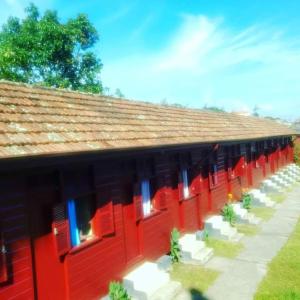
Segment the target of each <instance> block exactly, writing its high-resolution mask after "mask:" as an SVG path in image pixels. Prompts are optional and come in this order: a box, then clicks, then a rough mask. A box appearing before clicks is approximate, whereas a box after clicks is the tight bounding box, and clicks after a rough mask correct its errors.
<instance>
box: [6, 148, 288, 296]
mask: <svg viewBox="0 0 300 300" xmlns="http://www.w3.org/2000/svg"><path fill="white" fill-rule="evenodd" d="M259 145H260V144H258V148H259V147H261V146H259ZM261 145H262V143H261ZM238 148H239V147H236V152H238V151H237V150H238ZM205 149H206V150H203V148H202V149H199V150H198V149H197V148H195V149H193V150H192V151H191V153H192V155H191V157H190V153H189V150H187V149H186V150H185V151H181V150H176V151H174V152H176V153H174V152H170V153H159V154H157V157H156V156H155V157H153V155H152V154H151V155H150V154H147V156H145V157H144V155H141V158H138V160H139V161H142V162H144V163H143V164H141V165H139V168H138V170H137V168H136V166H137V165H136V161H135V159H137V158H136V157H131V158H127V160H126V159H124V160H123V159H120V158H118V159H114V160H112V161H105V162H103V161H98V162H93V161H92V162H89V163H87V162H85V163H83V164H82V165H80V164H76V163H75V164H74V165H72V169H69V168H68V167H61V166H56V167H55V168H56V169H55V170H57V169H60V168H61V172H62V174H63V175H62V176H63V179H64V180H63V181H64V182H65V185H64V186H62V188H63V193H62V194H63V195H64V196H63V199H60V198H59V192H58V187H59V184H58V180H57V176H56V175H55V172H56V171H55V172H54V171H53V170H52V171H51V170H49V172H48V171H43V172H42V173H41V170H34V172H33V171H30V172H33V173H34V174H35V175H31V174H29V173H28V174H27V173H26V172H20V173H21V174H22V175H20V176H16V175H15V174H14V175H13V176H12V178H11V179H10V180H8V181H7V180H5V177H6V175H5V176H4V177H3V178H0V179H2V180H0V193H1V197H0V208H1V210H0V214H1V219H4V224H3V226H4V237H5V239H6V241H8V242H7V245H8V247H9V251H10V252H9V254H10V256H9V257H10V258H9V260H8V267H13V268H12V269H13V270H14V272H15V273H13V274H10V273H9V272H8V278H12V277H9V276H12V275H13V279H14V280H13V281H11V282H10V283H9V284H7V285H4V286H2V285H0V299H9V298H10V297H13V296H16V299H33V298H34V287H35V289H36V292H37V297H38V299H58V300H60V299H67V300H77V299H79V300H81V299H84V300H89V299H99V298H100V296H102V295H104V294H105V293H106V292H107V288H108V285H109V282H110V281H111V280H120V279H121V278H122V276H123V275H124V274H125V273H126V272H127V271H128V270H130V269H131V268H132V267H134V266H135V265H136V264H137V263H139V262H141V261H142V260H145V259H147V260H155V259H157V258H158V257H160V256H161V255H163V254H165V253H167V252H168V251H169V248H170V245H169V241H170V232H171V230H172V228H173V227H178V228H180V229H181V230H182V231H184V232H189V231H193V232H194V231H195V230H197V229H198V228H203V220H204V219H205V218H206V217H207V216H208V215H209V214H210V213H219V212H220V210H221V209H222V208H223V206H224V204H225V203H226V202H227V198H228V191H232V192H233V194H234V197H235V198H238V197H239V196H240V195H241V188H242V187H245V186H257V185H258V184H259V183H260V181H261V180H262V178H263V177H264V176H266V175H267V174H269V173H271V172H272V171H274V170H275V168H276V167H278V166H283V165H285V164H286V163H287V162H288V160H289V159H291V158H290V157H291V153H292V148H289V147H282V149H281V156H280V157H281V158H280V157H279V154H278V153H279V149H278V147H277V150H276V151H273V153H272V151H269V152H270V154H269V155H268V158H269V159H268V160H267V161H265V159H264V155H263V153H264V152H265V150H266V149H263V151H262V149H261V148H260V150H259V151H260V153H261V155H260V157H259V162H260V164H259V165H261V167H259V168H256V167H255V160H254V159H253V158H252V157H251V154H250V147H248V150H247V151H246V158H245V162H244V156H243V155H244V153H245V151H244V150H243V151H244V152H243V154H242V155H241V154H239V155H238V153H235V154H236V156H238V157H239V159H237V160H236V161H234V163H233V168H234V173H235V174H234V176H233V177H234V178H230V176H228V172H227V171H228V170H227V166H226V164H225V162H226V156H225V155H226V153H225V152H224V149H223V148H222V146H220V147H219V148H218V150H217V156H216V161H215V162H216V165H217V177H218V184H217V185H216V186H211V187H210V182H209V160H208V156H209V154H210V153H211V151H212V149H211V148H210V147H206V148H205ZM181 152H182V153H183V154H182V155H181V156H180V155H179V154H180V153H181ZM265 154H266V153H265ZM155 155H156V154H155ZM179 157H182V159H181V160H180V159H179ZM189 157H190V158H189ZM183 164H184V165H185V166H186V167H188V168H189V178H190V192H191V197H190V198H189V199H186V200H183V199H182V192H181V193H180V192H179V189H180V181H178V170H179V169H180V167H182V165H183ZM91 165H94V168H93V172H91V168H90V166H91ZM277 165H278V166H277ZM243 166H244V168H243ZM143 168H146V170H142V169H143ZM50 169H51V168H50ZM46 173H47V174H46ZM146 175H147V176H150V177H151V178H153V180H154V181H153V182H155V184H154V185H153V186H154V189H155V191H154V192H153V204H154V208H155V210H154V213H153V214H151V215H150V216H148V217H146V218H144V217H143V214H142V203H141V197H140V190H137V189H135V190H134V183H135V182H138V181H139V180H140V179H141V176H146ZM17 177H18V178H19V179H16V178H17ZM20 178H21V179H20ZM25 179H26V180H25ZM16 180H17V182H16ZM18 180H19V181H18ZM24 182H27V183H26V184H25V183H24ZM178 183H179V184H178ZM27 184H28V186H27ZM138 189H140V187H138ZM28 190H29V192H28ZM105 190H108V191H110V196H109V201H106V200H105V201H104V200H103V201H102V200H101V201H96V210H95V215H94V217H93V222H92V223H93V224H94V225H93V226H95V225H96V224H97V222H96V221H97V220H98V221H99V222H98V225H99V226H96V227H97V228H98V230H96V229H95V231H93V232H94V233H95V235H96V237H95V238H94V239H92V240H91V241H88V242H87V243H84V244H82V245H80V246H79V247H77V248H73V249H71V250H70V251H63V252H61V255H60V257H58V256H57V253H58V252H57V250H56V248H55V247H56V246H55V236H54V234H53V231H52V227H51V225H52V221H53V220H52V219H53V218H52V209H53V207H54V205H55V204H56V203H58V202H59V201H60V200H66V199H67V197H70V196H72V197H75V198H76V197H84V196H85V195H91V194H92V195H98V193H99V197H100V198H99V199H103V195H104V192H103V191H105ZM3 191H7V193H8V195H9V197H7V195H5V193H4V192H3ZM25 195H26V197H27V196H28V195H29V198H30V200H29V203H26V201H25V199H26V197H25ZM101 197H102V198H101ZM136 197H139V198H140V199H139V203H137V201H136ZM105 198H106V197H105ZM16 199H17V200H16ZM98 202H99V203H98ZM101 203H102V204H101ZM27 205H28V207H27ZM27 208H28V209H27ZM3 209H4V210H3ZM104 215H105V216H107V218H104V217H103V216H104ZM3 216H4V218H3ZM29 219H30V225H28V224H27V223H28V220H29ZM103 219H106V221H105V220H104V221H105V222H104V221H103ZM101 220H102V221H103V222H104V223H105V226H103V224H102V227H101V226H100V223H101ZM14 226H15V227H14ZM28 226H29V227H28ZM180 226H181V227H180ZM66 227H67V226H66ZM7 228H11V230H7ZM29 228H30V230H29ZM99 228H102V232H101V230H99ZM103 228H105V230H103ZM62 248H63V247H62ZM32 250H33V253H32ZM33 259H34V264H32V260H33ZM33 272H34V274H35V278H36V279H35V281H34V279H33Z"/></svg>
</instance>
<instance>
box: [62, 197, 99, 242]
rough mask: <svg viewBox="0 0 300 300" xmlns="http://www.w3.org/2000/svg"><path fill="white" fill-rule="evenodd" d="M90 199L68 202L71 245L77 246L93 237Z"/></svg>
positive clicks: (83, 198)
mask: <svg viewBox="0 0 300 300" xmlns="http://www.w3.org/2000/svg"><path fill="white" fill-rule="evenodd" d="M91 200H92V199H91V197H82V198H78V199H75V200H74V199H70V200H68V203H67V205H68V207H67V209H68V216H69V225H70V236H71V245H72V246H78V245H80V244H81V243H83V242H85V241H87V240H90V239H92V238H93V237H94V234H93V230H92V217H93V215H92V213H93V208H92V201H91Z"/></svg>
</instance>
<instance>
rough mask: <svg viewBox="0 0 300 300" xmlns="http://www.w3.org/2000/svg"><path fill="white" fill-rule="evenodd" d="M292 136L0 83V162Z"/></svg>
mask: <svg viewBox="0 0 300 300" xmlns="http://www.w3.org/2000/svg"><path fill="white" fill-rule="evenodd" d="M291 134H294V132H293V131H292V130H291V129H289V128H288V127H286V126H284V125H282V124H279V123H276V122H273V121H270V120H265V119H261V118H255V117H244V116H238V115H235V114H230V113H215V112H207V111H202V110H192V109H181V108H176V107H166V106H160V105H156V104H150V103H145V102H138V101H130V100H125V99H124V100H123V99H119V98H113V97H107V96H101V95H92V94H84V93H78V92H73V91H67V90H59V89H49V88H42V87H35V86H30V85H25V84H17V83H12V82H7V81H0V158H8V157H17V156H26V155H45V154H60V153H70V152H80V151H92V150H109V149H115V148H133V147H148V146H149V147H150V146H159V145H173V144H185V143H199V142H217V141H219V142H220V141H230V140H249V139H255V138H263V137H274V136H284V135H291Z"/></svg>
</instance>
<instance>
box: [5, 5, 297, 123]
mask: <svg viewBox="0 0 300 300" xmlns="http://www.w3.org/2000/svg"><path fill="white" fill-rule="evenodd" d="M29 2H30V1H27V0H0V23H1V22H4V21H5V19H6V18H7V16H9V15H17V16H20V17H22V16H23V9H24V7H26V5H28V3H29ZM33 2H34V3H36V4H37V6H39V7H40V8H41V10H42V11H43V10H44V9H46V8H50V9H56V10H58V12H59V16H61V18H62V19H63V20H64V19H67V18H69V17H74V16H75V15H76V14H77V13H80V12H84V13H87V14H88V16H89V18H90V20H91V21H92V23H93V24H94V25H95V26H96V28H97V29H98V31H99V33H100V37H101V38H100V41H99V43H98V44H97V46H96V51H97V52H98V54H99V56H100V57H101V59H102V62H103V65H104V67H103V70H102V75H101V78H102V81H103V84H104V86H107V87H110V88H111V90H112V91H114V90H115V89H116V88H120V89H121V91H122V92H123V93H124V94H125V96H126V97H127V98H133V99H140V100H146V101H153V102H160V101H161V100H163V99H166V100H167V101H169V102H176V103H181V104H183V105H187V106H189V107H202V106H203V105H205V104H207V105H216V106H220V107H223V108H225V109H226V110H228V111H231V110H239V111H240V110H243V111H248V110H252V109H253V107H254V106H256V105H257V106H258V107H259V112H260V113H261V114H262V115H270V116H279V117H283V118H288V119H292V118H297V117H298V118H299V117H300V39H299V38H300V18H299V11H300V1H299V0H288V1H286V0H285V1H284V0H272V1H271V0H252V1H245V0H239V1H238V0H219V1H217V0H193V1H192V0H190V1H184V0H166V1H163V0H161V1H159V0H152V1H137V0H128V1H119V0H116V1H107V0H105V1H101V0H98V1H96V0H85V1H82V0H73V1H67V0H36V1H33Z"/></svg>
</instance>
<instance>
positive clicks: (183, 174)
mask: <svg viewBox="0 0 300 300" xmlns="http://www.w3.org/2000/svg"><path fill="white" fill-rule="evenodd" d="M181 178H182V192H183V198H184V199H187V198H189V197H190V189H189V178H188V171H187V169H182V170H181Z"/></svg>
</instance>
